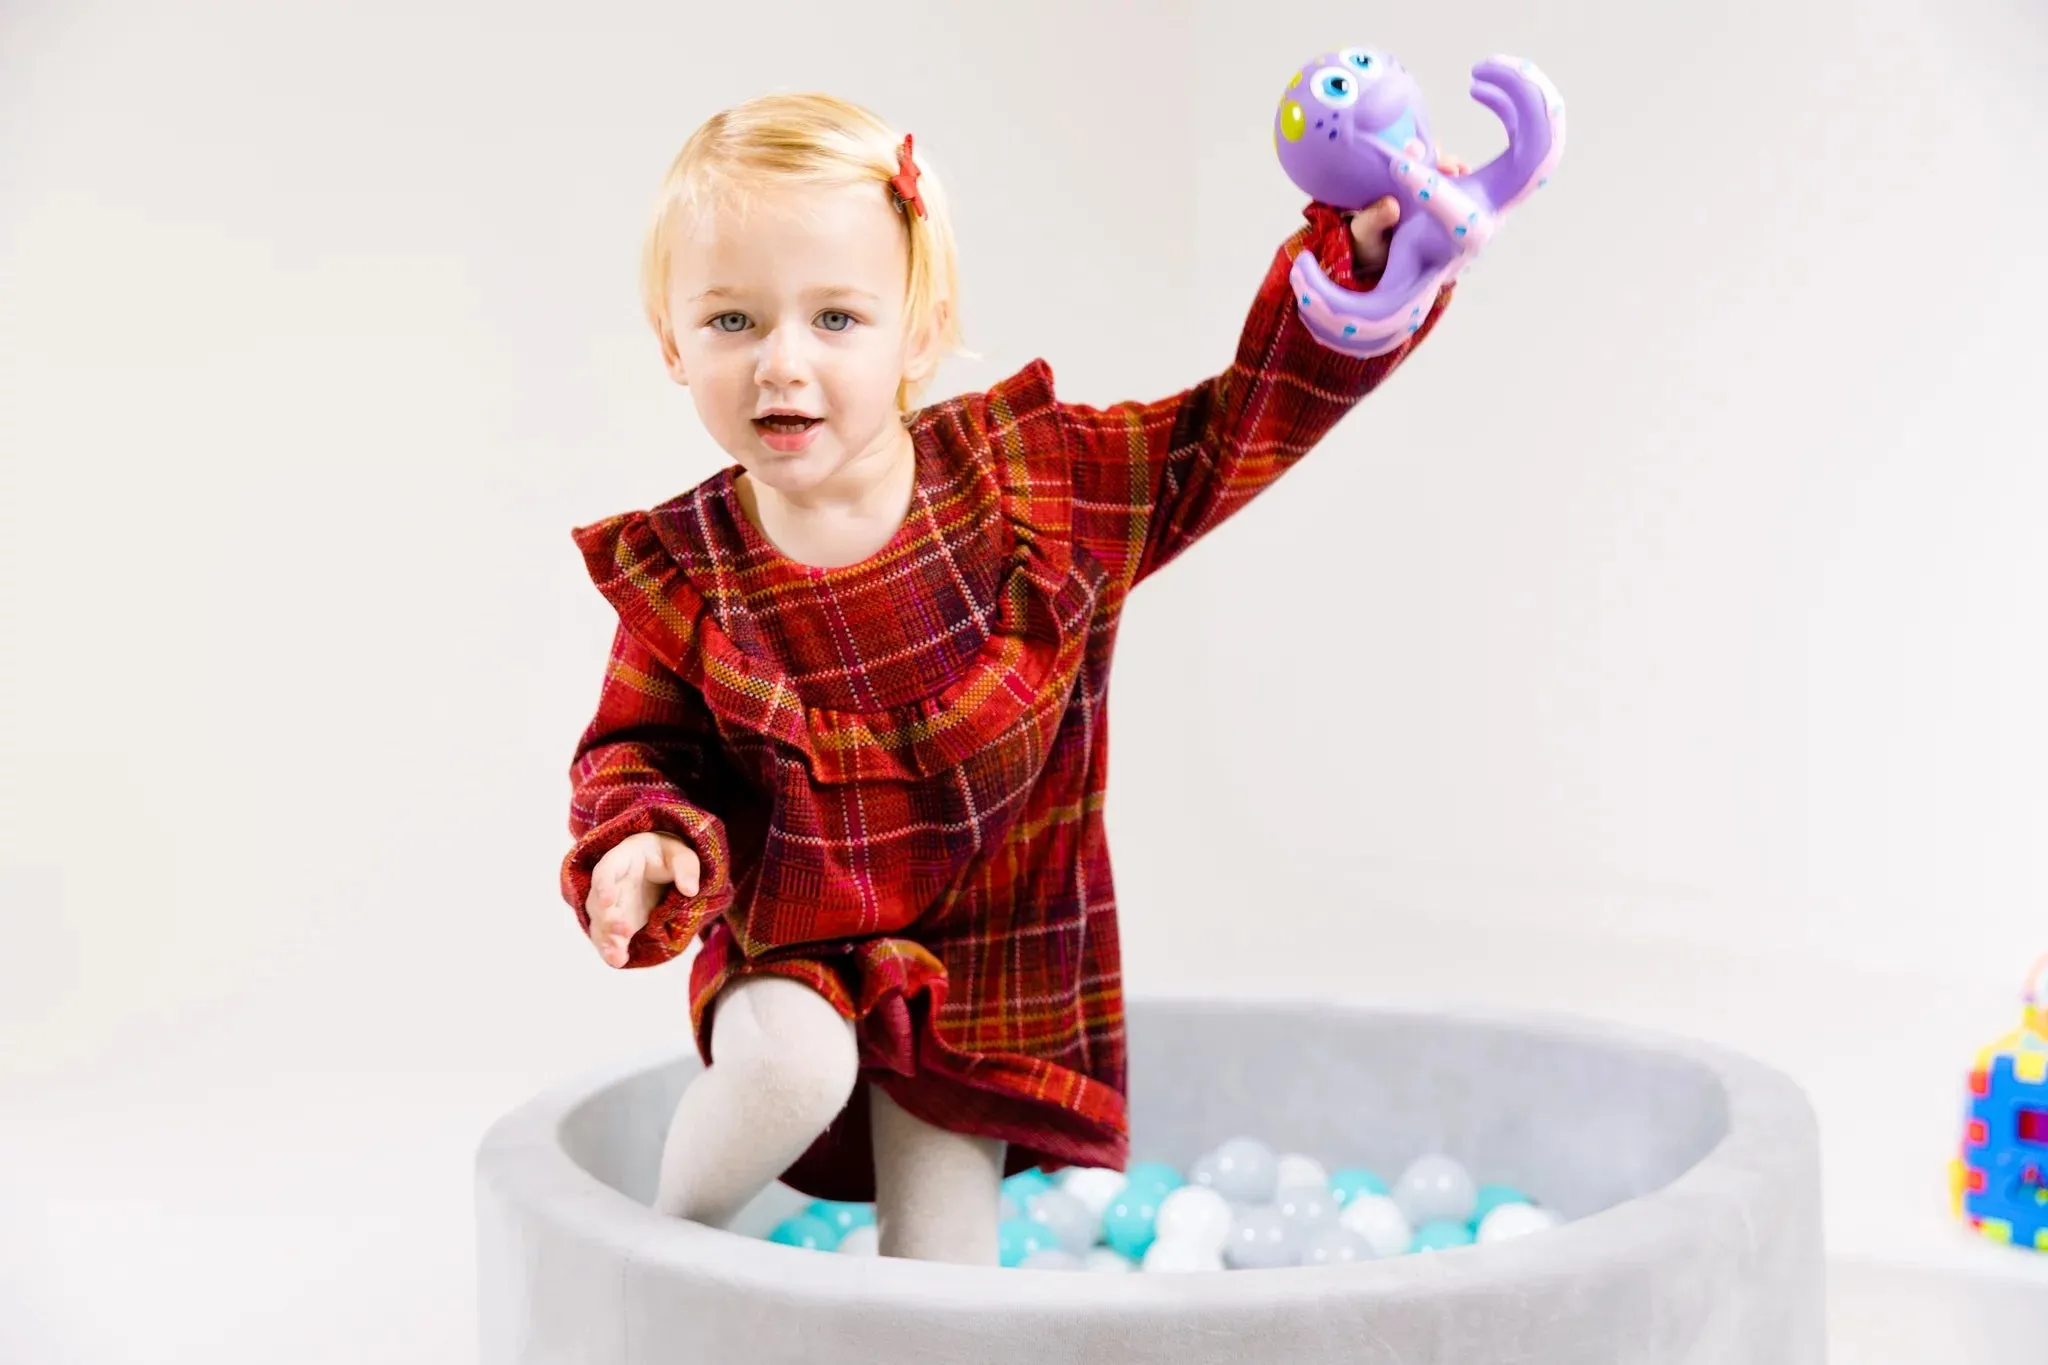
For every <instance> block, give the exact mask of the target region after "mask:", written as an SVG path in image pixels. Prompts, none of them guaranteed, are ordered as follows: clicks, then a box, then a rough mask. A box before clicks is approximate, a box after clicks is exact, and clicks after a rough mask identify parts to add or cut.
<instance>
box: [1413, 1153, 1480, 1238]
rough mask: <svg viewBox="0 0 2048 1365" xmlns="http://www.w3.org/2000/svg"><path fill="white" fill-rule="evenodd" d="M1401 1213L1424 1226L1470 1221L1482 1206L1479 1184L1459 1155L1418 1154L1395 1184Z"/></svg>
mask: <svg viewBox="0 0 2048 1365" xmlns="http://www.w3.org/2000/svg"><path fill="white" fill-rule="evenodd" d="M1393 1197H1394V1202H1395V1203H1396V1204H1399V1205H1400V1206H1401V1213H1402V1216H1403V1217H1405V1218H1407V1220H1408V1222H1409V1223H1410V1224H1411V1225H1413V1226H1415V1227H1421V1226H1422V1225H1423V1224H1424V1223H1434V1222H1437V1221H1443V1222H1449V1223H1468V1222H1470V1221H1471V1220H1472V1210H1473V1209H1475V1208H1477V1207H1479V1187H1478V1186H1477V1185H1475V1184H1473V1183H1472V1176H1471V1173H1470V1172H1468V1171H1467V1170H1466V1169H1465V1168H1464V1167H1463V1166H1462V1165H1460V1164H1459V1163H1458V1161H1457V1159H1456V1158H1454V1157H1448V1156H1444V1155H1443V1154H1441V1153H1432V1154H1431V1155H1429V1156H1422V1157H1417V1158H1416V1159H1415V1160H1414V1161H1413V1162H1411V1163H1410V1164H1409V1166H1408V1169H1407V1170H1405V1171H1403V1172H1401V1179H1400V1180H1399V1181H1398V1182H1396V1184H1395V1185H1394V1192H1393Z"/></svg>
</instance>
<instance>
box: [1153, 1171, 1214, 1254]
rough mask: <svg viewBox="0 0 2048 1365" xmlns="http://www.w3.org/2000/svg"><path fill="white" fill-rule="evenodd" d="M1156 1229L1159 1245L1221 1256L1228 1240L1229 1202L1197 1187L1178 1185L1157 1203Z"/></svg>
mask: <svg viewBox="0 0 2048 1365" xmlns="http://www.w3.org/2000/svg"><path fill="white" fill-rule="evenodd" d="M1156 1226H1157V1228H1158V1237H1159V1240H1160V1241H1162V1242H1180V1243H1183V1244H1185V1245H1187V1246H1191V1247H1194V1248H1196V1249H1197V1250H1201V1251H1213V1252H1216V1253H1217V1254H1218V1255H1221V1254H1222V1251H1223V1244H1224V1242H1226V1241H1228V1240H1229V1238H1230V1201H1229V1200H1228V1199H1225V1198H1224V1197H1223V1196H1222V1195H1220V1194H1218V1193H1216V1191H1214V1190H1211V1189H1204V1188H1203V1187H1202V1186H1200V1185H1182V1186H1181V1187H1180V1188H1179V1189H1177V1190H1174V1191H1172V1192H1171V1193H1170V1194H1168V1195H1167V1196H1166V1198H1164V1199H1162V1200H1160V1201H1159V1220H1158V1223H1157V1224H1156Z"/></svg>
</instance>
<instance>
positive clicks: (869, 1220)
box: [804, 1199, 875, 1237]
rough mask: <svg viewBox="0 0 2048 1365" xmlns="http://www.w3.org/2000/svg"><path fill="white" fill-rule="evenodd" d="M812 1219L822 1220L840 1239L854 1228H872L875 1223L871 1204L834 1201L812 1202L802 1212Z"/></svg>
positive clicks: (873, 1208)
mask: <svg viewBox="0 0 2048 1365" xmlns="http://www.w3.org/2000/svg"><path fill="white" fill-rule="evenodd" d="M804 1212H805V1213H806V1214H808V1215H809V1216H810V1217H812V1218H822V1219H824V1220H825V1221H826V1222H827V1223H830V1224H831V1225H832V1231H833V1232H834V1233H836V1234H838V1235H839V1236H841V1237H844V1236H845V1235H846V1234H847V1233H849V1232H852V1231H853V1230H854V1229H855V1228H862V1227H869V1226H872V1225H873V1223H874V1221H875V1207H874V1205H872V1204H843V1203H841V1202H839V1201H838V1200H836V1199H818V1200H813V1201H812V1203H811V1206H810V1207H809V1208H807V1209H805V1210H804Z"/></svg>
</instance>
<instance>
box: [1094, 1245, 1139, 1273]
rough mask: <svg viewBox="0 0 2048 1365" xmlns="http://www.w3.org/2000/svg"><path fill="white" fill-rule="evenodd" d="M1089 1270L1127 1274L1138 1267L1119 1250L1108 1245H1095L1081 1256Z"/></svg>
mask: <svg viewBox="0 0 2048 1365" xmlns="http://www.w3.org/2000/svg"><path fill="white" fill-rule="evenodd" d="M1081 1263H1082V1264H1083V1265H1084V1266H1086V1267H1087V1268H1088V1269H1089V1270H1093V1271H1097V1272H1099V1273H1101V1274H1105V1275H1127V1274H1129V1273H1130V1272H1131V1271H1133V1270H1136V1269H1137V1268H1138V1266H1137V1263H1136V1262H1135V1261H1133V1260H1132V1259H1131V1258H1130V1257H1128V1256H1126V1255H1124V1254H1123V1253H1122V1252H1120V1251H1112V1250H1110V1249H1109V1248H1108V1247H1097V1248H1095V1250H1093V1251H1091V1252H1089V1253H1088V1254H1087V1255H1086V1256H1085V1257H1083V1258H1082V1262H1081Z"/></svg>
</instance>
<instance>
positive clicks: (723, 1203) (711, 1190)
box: [654, 976, 860, 1227]
mask: <svg viewBox="0 0 2048 1365" xmlns="http://www.w3.org/2000/svg"><path fill="white" fill-rule="evenodd" d="M859 1074H860V1065H859V1059H858V1056H857V1054H856V1051H855V1048H854V1040H853V1025H852V1024H850V1023H848V1022H847V1021H846V1019H845V1018H843V1017H842V1016H841V1015H840V1013H839V1011H838V1010H836V1009H834V1008H833V1007H832V1005H831V1003H830V1002H829V1001H827V1000H826V999H825V997H824V996H822V995H819V994H818V993H817V992H816V991H814V990H812V989H811V988H810V987H809V986H806V985H804V984H803V983H802V982H801V981H792V980H790V979H788V978H787V977H778V976H759V977H749V978H747V979H745V980H743V981H739V982H736V983H735V984H733V985H731V986H728V987H727V988H726V989H725V990H724V991H722V992H720V994H719V997H718V1005H717V1009H716V1011H715V1012H714V1013H713V1015H712V1018H711V1065H710V1067H709V1068H707V1069H706V1070H705V1071H704V1073H703V1074H702V1075H701V1076H699V1077H697V1079H696V1080H694V1081H692V1082H691V1083H690V1085H689V1088H688V1089H686V1090H684V1091H683V1098H682V1100H681V1101H680V1102H679V1103H678V1104H677V1105H676V1112H675V1118H674V1119H673V1120H672V1121H671V1122H670V1124H669V1130H668V1140H667V1142H666V1143H665V1144H664V1146H663V1148H662V1153H661V1182H660V1187H659V1189H658V1191H657V1193H656V1194H655V1197H654V1207H655V1208H656V1209H657V1210H659V1211H660V1212H662V1213H666V1214H670V1215H672V1216H674V1217H677V1218H687V1219H690V1220H691V1221H692V1222H697V1223H706V1224H709V1225H710V1226H712V1227H724V1226H725V1225H726V1224H727V1223H728V1222H730V1221H731V1219H732V1217H733V1215H734V1214H736V1213H738V1212H739V1211H740V1209H741V1208H742V1207H744V1206H745V1204H746V1202H747V1201H748V1200H749V1199H752V1198H753V1197H754V1196H755V1195H756V1194H759V1193H760V1192H761V1191H762V1190H763V1189H765V1188H767V1186H768V1183H769V1182H770V1181H772V1180H774V1179H775V1178H776V1177H777V1176H779V1175H781V1174H782V1173H783V1172H784V1171H785V1170H787V1169H789V1166H790V1164H791V1163H792V1162H794V1161H795V1160H796V1159H797V1158H798V1157H799V1156H802V1155H803V1153H804V1151H805V1149H806V1148H808V1147H809V1146H810V1145H811V1144H812V1143H813V1142H815V1141H816V1140H817V1137H818V1134H820V1133H822V1132H824V1131H825V1129H826V1127H827V1126H828V1125H829V1124H830V1123H831V1122H832V1120H833V1119H834V1118H835V1117H837V1116H838V1114H839V1111H840V1110H841V1109H844V1108H845V1107H846V1101H847V1099H848V1098H849V1097H850V1096H851V1095H852V1094H853V1086H854V1082H855V1080H856V1079H857V1078H858V1076H859Z"/></svg>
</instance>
